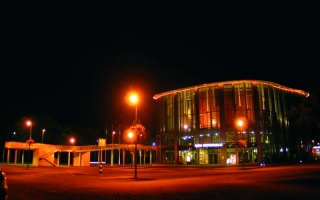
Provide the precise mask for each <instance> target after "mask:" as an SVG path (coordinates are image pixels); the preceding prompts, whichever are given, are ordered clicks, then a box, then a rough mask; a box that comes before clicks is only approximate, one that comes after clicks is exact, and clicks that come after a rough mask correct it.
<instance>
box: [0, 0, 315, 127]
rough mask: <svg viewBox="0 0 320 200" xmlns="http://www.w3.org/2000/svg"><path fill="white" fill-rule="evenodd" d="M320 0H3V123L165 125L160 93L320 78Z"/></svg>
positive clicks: (305, 84) (307, 86)
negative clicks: (249, 0) (44, 118)
mask: <svg viewBox="0 0 320 200" xmlns="http://www.w3.org/2000/svg"><path fill="white" fill-rule="evenodd" d="M318 8H319V3H318V2H317V1H308V2H298V3H296V2H289V3H284V2H276V3H272V2H265V3H256V2H255V3H254V4H247V5H245V4H240V5H232V6H230V5H223V4H216V3H212V4H199V5H197V4H195V3H193V4H188V3H184V4H175V3H165V2H161V3H159V2H149V3H145V4H142V3H141V4H139V3H137V2H130V3H109V2H108V3H90V4H81V3H78V4H71V3H63V4H60V3H49V2H42V3H39V4H36V3H34V4H32V3H30V2H28V3H24V2H22V3H12V2H2V3H1V30H2V31H1V66H2V67H1V68H2V69H1V94H2V95H1V98H2V106H1V131H2V132H6V131H8V130H7V128H8V127H7V125H8V124H10V123H11V122H12V121H13V120H16V119H18V118H19V117H20V116H27V117H28V116H31V115H35V114H40V113H46V114H48V115H51V116H52V117H53V118H54V119H56V120H57V121H59V122H60V123H61V124H71V125H74V126H91V127H93V128H96V129H99V130H104V128H105V125H106V124H110V125H111V124H113V125H122V124H129V125H130V123H132V121H133V119H134V112H135V110H134V109H135V108H134V107H132V106H129V105H128V104H126V103H125V97H126V94H127V93H128V92H130V91H132V90H134V91H137V92H140V94H141V103H140V104H139V105H138V115H139V118H140V119H141V121H142V123H143V124H145V126H146V128H147V129H151V130H153V131H154V129H155V100H154V99H153V96H154V95H156V94H158V93H162V92H165V91H169V90H174V89H179V88H184V87H189V86H194V85H200V84H204V83H211V82H220V81H227V80H239V79H240V80H244V79H254V80H265V81H271V82H275V83H278V84H281V85H284V86H287V87H291V88H296V89H302V90H305V91H307V92H311V91H312V90H313V89H314V88H315V87H316V86H317V85H318V86H319V74H320V67H319V54H320V52H319V9H318Z"/></svg>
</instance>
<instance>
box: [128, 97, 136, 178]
mask: <svg viewBox="0 0 320 200" xmlns="http://www.w3.org/2000/svg"><path fill="white" fill-rule="evenodd" d="M130 102H131V103H133V104H135V105H136V114H135V123H134V124H138V95H136V94H132V95H131V96H130ZM133 136H134V137H135V140H134V154H133V155H134V178H138V177H137V130H135V134H134V135H132V138H133Z"/></svg>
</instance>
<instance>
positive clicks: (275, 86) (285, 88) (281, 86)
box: [153, 80, 309, 99]
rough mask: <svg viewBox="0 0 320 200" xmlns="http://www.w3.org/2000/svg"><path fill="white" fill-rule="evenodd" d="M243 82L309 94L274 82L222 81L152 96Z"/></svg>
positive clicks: (158, 96) (156, 97)
mask: <svg viewBox="0 0 320 200" xmlns="http://www.w3.org/2000/svg"><path fill="white" fill-rule="evenodd" d="M244 82H251V83H255V84H258V83H260V84H265V85H270V86H271V87H274V88H278V89H281V90H284V91H287V92H292V93H296V94H299V95H303V96H306V97H308V96H309V93H308V92H306V91H303V90H300V89H294V88H289V87H286V86H283V85H280V84H277V83H274V82H270V81H263V80H230V81H222V82H213V83H205V84H202V85H196V86H190V87H186V88H181V89H176V90H171V91H168V92H163V93H160V94H156V95H154V96H153V99H158V98H160V97H162V96H166V95H170V94H174V93H176V92H182V91H186V90H192V89H199V88H204V87H208V86H216V85H224V84H235V83H244Z"/></svg>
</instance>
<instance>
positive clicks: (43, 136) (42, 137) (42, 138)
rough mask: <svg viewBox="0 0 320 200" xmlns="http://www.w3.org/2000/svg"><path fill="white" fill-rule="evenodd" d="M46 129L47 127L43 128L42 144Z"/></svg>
mask: <svg viewBox="0 0 320 200" xmlns="http://www.w3.org/2000/svg"><path fill="white" fill-rule="evenodd" d="M45 131H46V129H42V144H43V137H44V132H45Z"/></svg>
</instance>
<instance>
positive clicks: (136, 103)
mask: <svg viewBox="0 0 320 200" xmlns="http://www.w3.org/2000/svg"><path fill="white" fill-rule="evenodd" d="M130 102H131V103H133V104H135V105H136V115H135V122H136V123H138V96H137V95H136V94H132V95H131V96H130Z"/></svg>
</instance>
